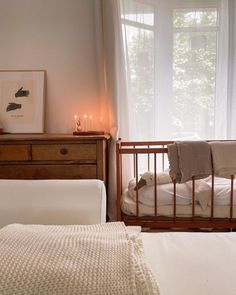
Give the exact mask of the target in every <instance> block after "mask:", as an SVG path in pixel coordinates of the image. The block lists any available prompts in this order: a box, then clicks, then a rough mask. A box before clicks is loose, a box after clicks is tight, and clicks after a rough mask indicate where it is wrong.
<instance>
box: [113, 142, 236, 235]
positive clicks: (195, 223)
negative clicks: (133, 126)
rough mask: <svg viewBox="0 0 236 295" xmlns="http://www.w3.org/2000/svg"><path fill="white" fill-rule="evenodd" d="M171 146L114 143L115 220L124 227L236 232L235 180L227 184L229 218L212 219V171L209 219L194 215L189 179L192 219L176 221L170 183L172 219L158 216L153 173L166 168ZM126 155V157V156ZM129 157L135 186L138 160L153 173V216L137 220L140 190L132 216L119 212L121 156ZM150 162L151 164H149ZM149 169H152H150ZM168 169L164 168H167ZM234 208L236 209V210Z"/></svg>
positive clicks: (213, 192) (174, 202) (185, 218)
mask: <svg viewBox="0 0 236 295" xmlns="http://www.w3.org/2000/svg"><path fill="white" fill-rule="evenodd" d="M171 143H173V142H172V141H148V142H147V141H146V142H125V141H121V140H119V141H117V144H116V165H117V220H122V221H124V222H125V224H126V225H141V226H142V227H147V228H159V229H160V228H162V229H170V228H189V229H200V228H215V229H233V228H236V218H235V215H234V206H235V205H234V191H233V186H234V176H233V175H232V176H231V180H230V205H228V207H227V212H228V216H227V218H225V217H224V218H218V217H215V214H214V213H215V205H214V203H215V189H214V180H215V176H214V171H212V178H211V202H210V214H209V216H208V217H199V216H197V215H196V213H195V212H196V210H195V209H196V198H195V194H196V192H195V181H196V180H195V179H194V177H193V178H192V191H191V198H192V204H191V216H189V217H178V214H177V209H176V208H177V204H176V188H177V186H178V184H177V183H175V182H173V205H172V208H171V210H172V212H173V213H172V216H161V215H160V214H158V194H157V186H156V183H157V179H156V173H157V172H159V171H158V165H157V163H158V164H159V168H160V163H161V170H162V171H164V170H165V169H166V168H168V164H167V163H166V162H167V161H166V159H167V145H168V144H171ZM125 155H126V156H125ZM127 155H129V156H128V157H132V161H131V162H132V166H133V167H132V170H133V176H134V178H135V182H136V185H137V183H138V180H139V173H140V171H139V158H140V157H142V158H143V157H145V158H146V161H147V170H150V168H152V169H153V172H154V175H155V177H154V188H153V198H154V213H153V215H152V216H140V202H139V190H136V198H135V207H136V210H135V211H136V212H135V214H132V215H129V214H127V213H126V214H125V213H123V212H122V210H121V198H122V193H123V185H122V183H123V180H124V176H123V174H124V173H123V170H124V169H123V168H124V167H123V166H124V163H123V161H124V156H125V157H127ZM151 159H152V161H151ZM151 166H152V167H151ZM166 166H167V167H166ZM235 208H236V207H235Z"/></svg>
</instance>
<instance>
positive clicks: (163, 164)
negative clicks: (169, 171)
mask: <svg viewBox="0 0 236 295" xmlns="http://www.w3.org/2000/svg"><path fill="white" fill-rule="evenodd" d="M164 147H165V146H164V145H162V148H163V149H164ZM164 171H165V154H164V153H162V172H164Z"/></svg>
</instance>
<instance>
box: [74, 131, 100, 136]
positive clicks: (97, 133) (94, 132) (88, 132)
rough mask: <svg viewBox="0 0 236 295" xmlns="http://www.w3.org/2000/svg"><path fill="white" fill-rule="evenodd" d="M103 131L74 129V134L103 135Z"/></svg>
mask: <svg viewBox="0 0 236 295" xmlns="http://www.w3.org/2000/svg"><path fill="white" fill-rule="evenodd" d="M104 134H105V132H104V131H74V132H73V135H75V136H89V135H104Z"/></svg>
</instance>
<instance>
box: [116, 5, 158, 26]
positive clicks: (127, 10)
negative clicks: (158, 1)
mask: <svg viewBox="0 0 236 295" xmlns="http://www.w3.org/2000/svg"><path fill="white" fill-rule="evenodd" d="M121 11H122V12H121V18H123V19H126V20H130V21H134V22H137V23H141V24H145V25H150V26H153V25H154V7H153V6H151V5H148V4H144V3H140V2H137V1H135V0H128V1H127V0H122V1H121Z"/></svg>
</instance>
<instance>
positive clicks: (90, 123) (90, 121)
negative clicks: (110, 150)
mask: <svg viewBox="0 0 236 295" xmlns="http://www.w3.org/2000/svg"><path fill="white" fill-rule="evenodd" d="M92 119H93V116H92V115H90V116H89V130H90V131H91V130H92Z"/></svg>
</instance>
